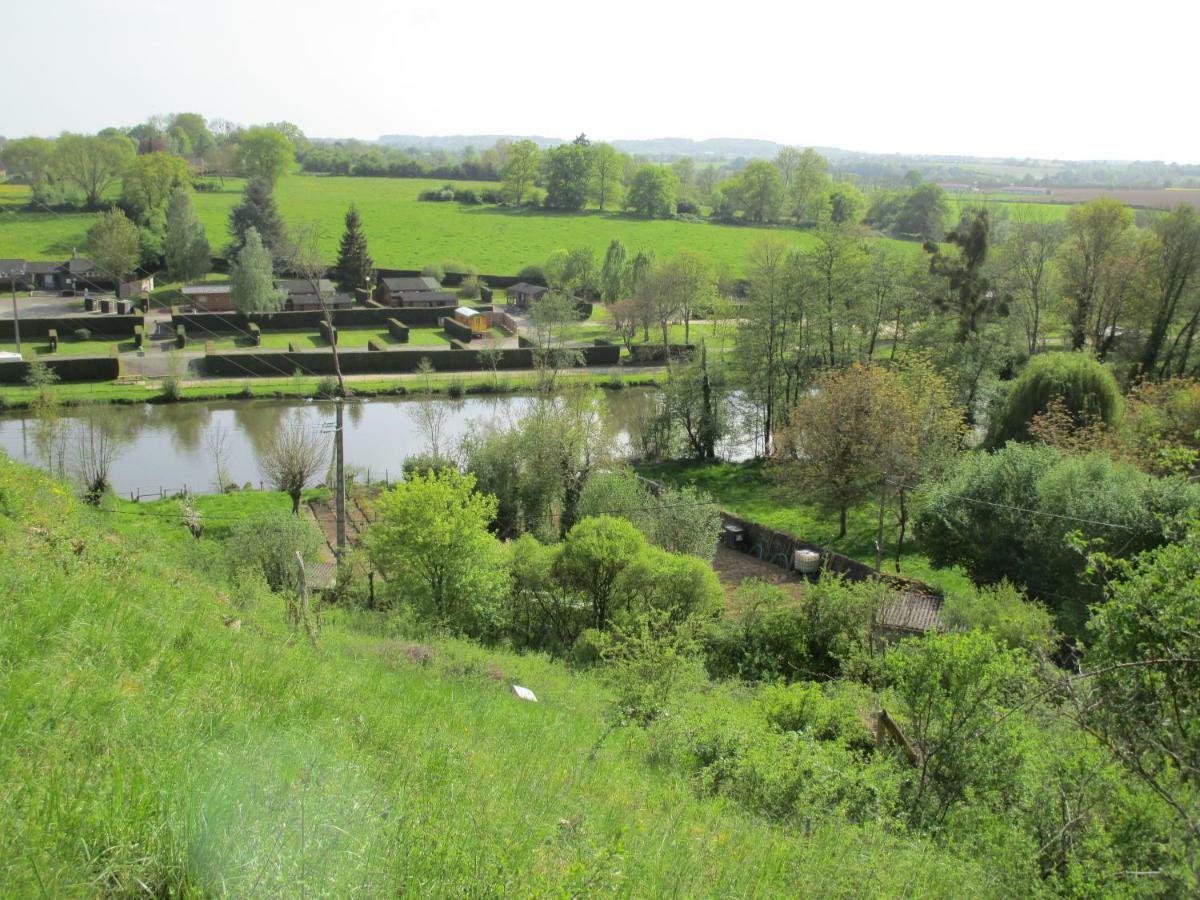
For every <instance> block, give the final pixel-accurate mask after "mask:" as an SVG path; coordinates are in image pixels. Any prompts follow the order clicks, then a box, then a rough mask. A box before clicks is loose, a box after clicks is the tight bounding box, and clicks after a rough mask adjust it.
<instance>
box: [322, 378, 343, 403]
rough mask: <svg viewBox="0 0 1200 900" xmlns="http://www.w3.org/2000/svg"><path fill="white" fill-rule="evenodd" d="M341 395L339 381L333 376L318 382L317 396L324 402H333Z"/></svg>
mask: <svg viewBox="0 0 1200 900" xmlns="http://www.w3.org/2000/svg"><path fill="white" fill-rule="evenodd" d="M340 393H341V390H340V389H339V388H338V380H337V379H336V378H334V377H333V376H332V375H326V376H325V377H324V378H322V379H321V380H320V381H318V382H317V396H318V397H320V398H321V399H322V400H332V399H333V398H334V397H337V396H338V395H339V394H340Z"/></svg>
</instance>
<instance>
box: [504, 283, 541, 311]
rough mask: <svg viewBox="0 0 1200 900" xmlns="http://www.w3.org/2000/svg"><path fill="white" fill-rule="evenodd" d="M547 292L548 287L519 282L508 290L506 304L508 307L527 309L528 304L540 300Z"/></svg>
mask: <svg viewBox="0 0 1200 900" xmlns="http://www.w3.org/2000/svg"><path fill="white" fill-rule="evenodd" d="M549 292H550V288H548V287H543V286H542V285H540V284H529V283H528V282H525V281H521V282H518V283H517V284H514V285H513V286H512V287H510V288H509V289H508V302H509V304H510V305H515V306H520V307H527V306H529V304H530V303H533V302H535V301H537V300H541V299H542V297H544V296H545V295H546V294H548V293H549Z"/></svg>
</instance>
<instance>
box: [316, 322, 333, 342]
mask: <svg viewBox="0 0 1200 900" xmlns="http://www.w3.org/2000/svg"><path fill="white" fill-rule="evenodd" d="M319 327H320V329H321V336H322V337H323V338H325V340H327V341H329V343H330V344H336V343H337V329H336V328H330V327H329V323H328V322H326V321H325V320H324V319H322V320H321V323H320V325H319Z"/></svg>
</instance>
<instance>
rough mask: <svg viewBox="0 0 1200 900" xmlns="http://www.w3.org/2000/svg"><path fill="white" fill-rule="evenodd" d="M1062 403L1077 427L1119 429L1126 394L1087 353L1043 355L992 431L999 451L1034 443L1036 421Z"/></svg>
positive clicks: (1010, 395) (1023, 377)
mask: <svg viewBox="0 0 1200 900" xmlns="http://www.w3.org/2000/svg"><path fill="white" fill-rule="evenodd" d="M1054 400H1059V401H1061V403H1062V404H1063V406H1064V407H1065V408H1066V411H1067V412H1068V413H1069V414H1070V415H1071V417H1072V418H1073V419H1074V423H1075V425H1076V426H1077V427H1082V426H1086V425H1091V424H1095V423H1102V424H1103V425H1105V426H1112V425H1115V424H1116V422H1117V420H1118V419H1119V418H1120V415H1121V406H1122V404H1121V391H1120V388H1118V387H1117V380H1116V379H1115V378H1114V377H1113V375H1112V373H1111V372H1110V371H1109V370H1108V369H1107V368H1105V367H1104V365H1103V364H1101V363H1099V362H1097V360H1096V359H1095V358H1094V357H1092V356H1090V355H1089V354H1087V353H1043V354H1041V355H1039V356H1035V357H1034V358H1033V359H1031V360H1030V361H1029V363H1028V364H1027V365H1026V366H1025V368H1024V369H1022V370H1021V374H1020V375H1018V376H1017V379H1016V381H1015V382H1014V383H1013V386H1012V388H1011V389H1010V390H1009V392H1008V396H1007V397H1006V398H1005V400H1004V402H1003V404H1002V405H1001V407H1000V410H999V412H998V413H997V415H996V418H995V421H994V423H993V426H992V430H991V441H992V445H993V446H997V447H999V446H1003V445H1004V444H1005V443H1006V442H1008V441H1011V440H1016V441H1026V440H1028V439H1029V426H1030V424H1031V423H1032V422H1033V420H1034V417H1035V416H1037V415H1039V414H1041V413H1045V412H1046V411H1047V410H1048V408H1049V407H1050V405H1051V402H1052V401H1054Z"/></svg>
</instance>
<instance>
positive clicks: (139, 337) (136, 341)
mask: <svg viewBox="0 0 1200 900" xmlns="http://www.w3.org/2000/svg"><path fill="white" fill-rule="evenodd" d="M145 344H146V329H145V328H143V327H142V326H141V325H134V326H133V345H134V346H135V347H137V348H138V349H141V348H142V347H144V346H145Z"/></svg>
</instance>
